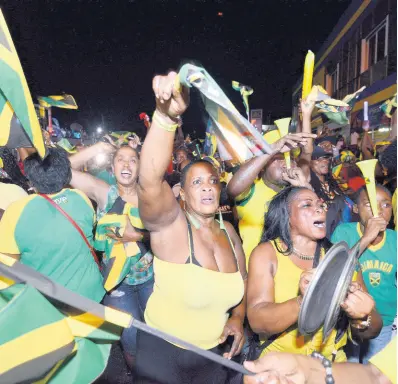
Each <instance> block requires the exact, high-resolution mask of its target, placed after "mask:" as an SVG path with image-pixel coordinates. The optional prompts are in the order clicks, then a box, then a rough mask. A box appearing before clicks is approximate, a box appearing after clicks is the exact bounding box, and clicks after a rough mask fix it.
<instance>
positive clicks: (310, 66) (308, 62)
mask: <svg viewBox="0 0 398 384" xmlns="http://www.w3.org/2000/svg"><path fill="white" fill-rule="evenodd" d="M314 61H315V55H314V54H313V53H312V52H311V51H308V53H307V55H306V56H305V62H304V76H303V87H302V89H303V90H302V96H301V97H302V99H303V100H305V99H306V97H307V96H308V95H309V94H310V92H311V88H312V77H313V75H314Z"/></svg>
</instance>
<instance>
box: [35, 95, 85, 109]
mask: <svg viewBox="0 0 398 384" xmlns="http://www.w3.org/2000/svg"><path fill="white" fill-rule="evenodd" d="M37 99H38V100H39V104H40V106H41V107H44V108H51V107H57V108H65V109H77V104H76V101H75V99H74V97H73V96H72V95H61V96H39V97H38V98H37Z"/></svg>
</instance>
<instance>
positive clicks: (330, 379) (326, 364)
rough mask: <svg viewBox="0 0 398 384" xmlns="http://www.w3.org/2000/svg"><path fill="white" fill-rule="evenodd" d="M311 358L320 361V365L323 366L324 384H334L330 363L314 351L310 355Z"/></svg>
mask: <svg viewBox="0 0 398 384" xmlns="http://www.w3.org/2000/svg"><path fill="white" fill-rule="evenodd" d="M311 357H313V358H314V359H318V360H320V361H321V363H322V365H323V366H324V368H325V370H326V377H325V383H326V384H334V378H333V375H332V363H331V362H330V360H328V359H327V358H326V357H325V356H323V355H322V354H321V353H319V352H315V351H314V352H312V353H311Z"/></svg>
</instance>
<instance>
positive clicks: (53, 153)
mask: <svg viewBox="0 0 398 384" xmlns="http://www.w3.org/2000/svg"><path fill="white" fill-rule="evenodd" d="M24 165H25V173H26V176H27V177H28V179H29V180H30V182H31V183H32V185H33V187H35V188H36V190H37V192H39V193H45V194H53V193H58V192H59V191H61V190H62V189H63V188H65V187H66V186H67V185H69V183H70V181H71V179H72V170H71V166H70V162H69V159H68V156H67V155H66V154H65V151H60V150H59V149H58V148H48V155H47V157H46V158H45V159H44V160H42V159H41V158H40V156H39V155H38V154H37V153H35V154H33V155H31V156H29V157H27V158H26V159H25V161H24Z"/></svg>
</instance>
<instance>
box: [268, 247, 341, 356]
mask: <svg viewBox="0 0 398 384" xmlns="http://www.w3.org/2000/svg"><path fill="white" fill-rule="evenodd" d="M271 244H272V246H273V247H274V249H275V254H276V257H277V260H278V266H277V271H276V274H275V277H274V281H275V303H283V302H284V301H287V300H290V299H292V298H294V297H297V295H298V291H299V288H298V286H299V281H300V276H301V273H302V272H303V270H302V269H300V268H299V267H297V266H296V265H295V264H294V263H293V262H292V261H291V260H290V259H289V257H288V256H285V255H283V254H282V253H280V252H278V250H277V248H276V246H275V243H274V242H273V241H272V242H271ZM322 336H323V334H322V329H320V330H319V331H318V332H317V333H316V334H315V335H313V336H302V335H301V334H300V333H299V332H298V329H297V327H296V326H294V327H293V329H288V330H287V331H285V332H283V333H282V335H280V336H279V337H278V338H277V339H276V340H274V341H273V342H272V343H271V344H270V345H269V346H268V347H267V348H265V349H264V351H263V353H262V354H261V355H262V356H263V355H265V354H266V353H268V352H287V353H297V354H300V355H310V354H311V353H312V352H313V351H318V352H320V353H322V354H323V355H324V356H325V357H326V358H327V359H331V358H332V353H333V351H334V350H335V349H336V351H337V355H336V358H335V361H336V362H342V361H346V360H347V358H346V355H345V353H344V351H343V347H344V345H345V344H346V343H347V333H346V334H344V335H343V337H342V338H341V339H340V340H339V342H338V343H337V345H336V346H335V344H334V341H335V337H336V330H333V331H332V333H331V334H330V336H329V337H328V339H327V340H326V342H325V344H322Z"/></svg>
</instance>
